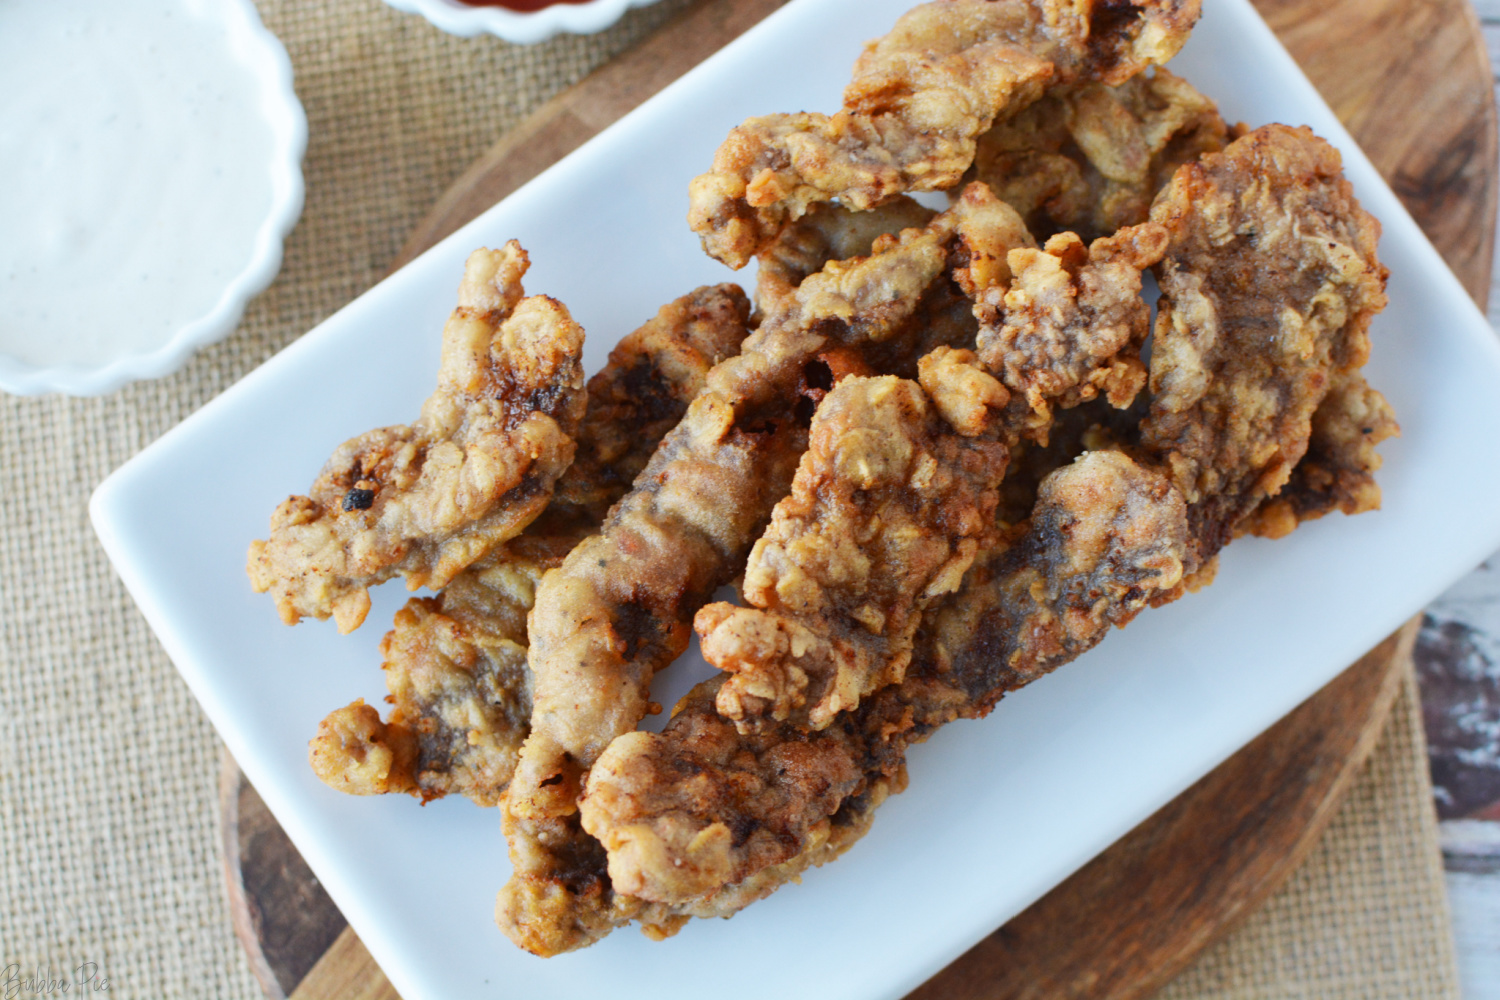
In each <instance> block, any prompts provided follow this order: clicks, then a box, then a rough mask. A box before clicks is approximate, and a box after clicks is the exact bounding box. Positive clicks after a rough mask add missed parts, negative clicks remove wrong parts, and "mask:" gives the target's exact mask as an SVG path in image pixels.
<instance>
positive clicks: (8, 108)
mask: <svg viewBox="0 0 1500 1000" xmlns="http://www.w3.org/2000/svg"><path fill="white" fill-rule="evenodd" d="M306 129H307V126H306V119H305V118H304V116H303V113H302V108H301V106H300V105H299V104H298V103H297V99H296V96H295V94H294V93H293V92H292V88H291V66H290V63H289V62H288V60H287V57H286V52H285V50H284V49H283V48H282V46H281V44H280V43H279V42H278V41H276V39H275V38H274V37H273V36H272V35H271V34H270V33H269V32H267V31H266V30H265V28H264V27H262V25H261V23H260V20H259V17H258V15H257V14H256V13H255V9H254V7H253V5H252V4H251V3H250V0H0V388H4V389H6V390H7V391H10V392H16V393H33V392H49V391H62V392H70V393H74V394H93V393H100V392H107V391H110V390H112V389H115V388H117V387H118V386H119V385H121V384H123V383H124V382H126V381H129V380H131V379H136V378H149V377H155V376H159V375H163V374H166V373H167V372H169V371H172V370H174V369H176V368H177V367H179V366H180V365H181V364H182V363H183V362H184V361H185V360H186V359H187V357H188V355H189V354H190V353H191V352H192V351H193V350H194V349H195V348H197V347H200V346H202V345H203V344H206V343H209V342H211V341H213V340H216V339H219V338H220V337H223V336H224V335H226V334H228V333H229V332H230V331H231V330H232V329H233V328H234V326H235V324H236V323H237V322H238V320H239V317H240V314H241V313H242V312H243V310H244V306H245V303H246V302H247V301H248V300H249V298H250V297H251V296H252V295H254V294H255V293H257V292H259V291H260V290H261V289H263V288H264V287H265V286H266V285H267V284H269V283H270V281H271V279H272V278H273V277H274V276H275V274H276V271H277V270H278V269H279V267H280V265H281V243H282V239H283V238H284V237H285V235H286V233H287V232H288V231H289V230H290V229H291V227H292V225H293V224H294V223H295V221H296V218H297V216H298V214H299V213H300V212H301V207H302V175H301V159H302V151H303V148H304V147H305V145H306Z"/></svg>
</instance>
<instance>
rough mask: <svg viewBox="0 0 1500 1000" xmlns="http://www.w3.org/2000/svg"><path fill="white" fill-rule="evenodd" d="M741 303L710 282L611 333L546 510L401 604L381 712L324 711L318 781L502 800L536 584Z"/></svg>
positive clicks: (721, 355)
mask: <svg viewBox="0 0 1500 1000" xmlns="http://www.w3.org/2000/svg"><path fill="white" fill-rule="evenodd" d="M749 312H750V303H749V300H748V299H746V297H745V293H744V292H743V291H741V290H740V289H739V287H738V286H736V285H715V286H707V287H703V288H699V289H696V290H695V291H693V292H691V293H690V294H688V295H685V296H683V297H681V298H679V299H677V300H675V301H673V302H671V303H668V304H667V305H665V306H663V307H662V308H661V310H660V311H659V312H658V313H657V315H656V316H655V317H654V318H653V319H652V320H651V321H650V322H648V323H646V324H645V325H644V326H642V327H641V328H640V329H638V330H636V331H634V332H633V333H631V334H629V335H628V336H626V337H625V338H624V339H623V340H621V341H620V343H619V344H618V345H617V346H616V347H615V349H614V350H613V351H611V352H610V356H609V361H608V362H607V363H606V364H605V366H604V368H603V369H602V370H600V372H599V373H598V374H596V375H595V376H594V377H593V378H591V379H589V383H588V393H589V399H588V410H587V412H586V414H585V416H584V419H583V423H582V424H581V426H580V427H579V430H578V436H577V442H578V449H577V454H576V456H575V458H574V460H573V464H572V465H571V466H570V467H569V468H568V471H567V472H566V473H565V474H564V475H563V477H562V479H561V480H559V482H558V485H557V491H556V494H555V495H554V497H553V500H552V504H551V506H550V507H548V508H547V510H546V512H545V513H544V514H543V516H542V517H541V518H540V519H538V520H537V521H536V522H533V524H532V525H531V526H530V527H529V528H527V530H526V531H525V532H524V533H523V534H522V535H520V536H519V537H518V538H516V539H514V540H512V541H511V542H508V543H506V544H505V545H503V546H501V547H500V548H499V549H497V550H496V551H495V552H493V553H491V554H490V555H488V556H486V557H485V558H484V559H482V560H480V561H479V562H478V563H475V564H474V565H473V566H470V567H469V568H468V569H466V570H464V571H463V572H462V573H460V574H459V575H458V576H457V577H455V578H454V580H453V582H452V583H450V584H449V585H448V587H447V588H446V589H445V590H444V591H443V592H442V593H441V594H440V595H438V596H437V597H435V598H414V599H413V600H411V601H409V602H408V603H407V605H406V607H405V608H404V609H403V610H401V611H399V612H397V614H396V621H395V626H394V628H393V629H392V631H391V632H390V633H389V634H388V635H387V636H386V637H385V640H384V642H383V643H382V644H381V652H382V655H383V657H384V659H385V663H384V669H385V676H386V684H387V687H388V688H389V689H390V692H391V697H390V700H391V702H392V704H393V705H394V708H393V710H392V712H391V715H390V718H389V720H388V721H387V722H385V723H382V722H381V721H380V716H379V713H377V712H376V711H375V709H374V708H372V707H370V706H368V705H365V704H364V703H363V702H362V701H361V702H356V703H354V704H353V705H350V706H348V707H346V708H342V709H339V710H338V711H336V712H334V713H332V714H331V715H329V717H328V718H327V719H325V720H324V722H323V723H322V725H320V727H319V733H318V736H317V737H316V738H315V739H314V740H313V742H312V744H311V745H310V747H309V756H310V759H311V761H312V764H313V769H314V771H316V772H317V774H318V776H319V777H320V778H322V779H323V780H324V781H325V782H326V783H327V784H329V785H330V786H331V787H333V788H336V789H339V790H341V791H346V792H352V793H355V794H376V793H382V792H407V793H409V794H412V795H416V796H419V797H420V798H421V799H422V800H423V801H428V800H431V799H434V798H440V797H442V796H444V795H449V794H461V795H466V796H468V797H469V798H470V799H472V800H474V801H475V802H477V803H478V804H480V805H484V806H492V805H495V804H496V803H497V802H498V801H499V797H500V795H501V793H502V792H503V791H504V790H505V788H506V786H507V785H509V783H510V778H511V775H512V773H513V772H514V770H515V762H516V757H517V755H518V753H519V751H520V747H521V743H522V741H523V740H524V739H525V738H526V735H527V733H529V732H530V724H531V671H530V670H529V668H528V667H527V666H526V655H527V638H526V616H527V614H528V613H530V611H531V607H532V604H533V603H534V599H535V591H536V584H537V582H538V580H540V578H541V575H542V574H543V573H544V572H546V571H547V570H549V569H553V568H555V567H557V566H559V565H560V564H561V563H562V560H563V558H564V557H565V556H566V555H567V554H568V551H569V550H571V549H572V548H573V546H574V545H575V544H576V543H577V541H578V539H579V538H580V537H581V536H583V535H586V534H588V533H589V532H591V531H593V530H594V529H596V528H597V527H598V524H599V522H600V521H602V520H603V518H604V514H605V512H606V511H607V510H608V508H609V507H610V505H612V504H613V503H614V502H615V501H616V500H618V499H619V498H620V497H621V496H622V495H624V493H625V491H626V489H627V488H628V487H629V484H630V482H631V480H633V479H634V478H635V476H636V475H637V474H638V473H639V472H640V470H641V469H642V468H644V467H645V464H646V462H647V460H649V459H650V457H651V453H652V451H654V450H655V448H656V445H657V444H658V443H659V442H660V440H661V438H662V436H663V435H664V434H665V433H666V432H667V431H668V430H670V429H671V428H672V427H673V426H674V425H675V424H676V423H677V421H678V420H680V419H681V417H682V415H683V413H685V412H686V411H687V407H688V404H689V403H690V402H691V401H692V399H693V397H695V396H697V395H698V393H699V392H701V391H702V390H703V387H704V384H705V380H706V378H707V375H708V372H709V369H711V368H712V367H713V366H714V365H716V364H718V363H719V362H720V361H723V360H724V359H726V358H728V357H731V356H733V355H734V354H735V353H736V352H737V351H738V350H739V347H740V343H741V342H742V341H743V340H744V339H745V336H746V335H747V333H748V329H747V325H746V324H747V322H748V320H749Z"/></svg>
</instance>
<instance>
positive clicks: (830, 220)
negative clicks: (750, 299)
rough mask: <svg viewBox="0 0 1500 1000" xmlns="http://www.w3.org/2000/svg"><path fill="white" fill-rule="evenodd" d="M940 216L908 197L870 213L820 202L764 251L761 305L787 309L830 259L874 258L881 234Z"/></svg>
mask: <svg viewBox="0 0 1500 1000" xmlns="http://www.w3.org/2000/svg"><path fill="white" fill-rule="evenodd" d="M936 214H937V213H936V212H935V211H933V210H932V209H930V208H927V207H926V206H924V205H921V204H919V203H918V202H915V201H913V200H912V199H910V198H905V197H902V198H895V199H893V200H891V201H888V202H886V203H885V204H884V205H881V206H880V207H879V208H875V209H872V210H870V211H868V212H856V211H853V210H852V209H848V208H845V207H844V206H842V205H839V204H837V203H835V202H824V203H823V204H821V205H815V206H814V207H813V208H812V209H811V210H810V211H809V212H808V213H807V214H806V215H804V216H802V218H800V219H798V220H797V221H796V222H793V223H790V224H789V225H787V226H786V228H784V229H782V231H781V232H780V233H778V234H777V236H776V239H775V240H773V241H772V242H771V243H769V244H768V245H767V246H766V247H765V249H763V250H761V252H760V253H759V255H758V264H759V267H758V268H757V272H756V279H755V307H756V309H758V310H760V312H761V313H762V314H763V315H768V314H771V313H774V312H777V311H778V310H780V309H783V308H786V307H787V306H788V305H790V304H791V302H792V299H791V295H792V293H793V292H795V291H796V290H797V288H798V286H800V285H801V284H802V282H803V281H804V280H806V279H807V278H808V277H810V276H812V275H814V274H817V273H818V272H819V271H821V270H823V268H824V267H825V266H826V265H827V264H828V262H829V261H833V260H849V259H851V258H854V257H866V256H869V253H870V248H871V247H872V246H874V245H875V241H876V240H877V239H879V238H880V237H882V236H895V235H896V234H898V233H900V232H901V230H903V229H920V228H922V227H923V226H925V225H927V224H928V223H929V222H931V221H932V217H933V216H934V215H936Z"/></svg>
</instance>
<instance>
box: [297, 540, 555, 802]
mask: <svg viewBox="0 0 1500 1000" xmlns="http://www.w3.org/2000/svg"><path fill="white" fill-rule="evenodd" d="M570 548H572V541H571V540H570V539H566V538H546V537H542V538H535V537H531V536H528V535H522V536H520V537H519V538H516V539H513V540H512V541H510V542H507V543H505V544H504V545H502V546H501V547H500V548H498V549H496V550H495V551H494V552H492V553H490V555H488V556H486V557H485V558H484V559H481V560H480V561H479V562H477V563H475V564H474V565H472V566H470V567H469V568H468V569H466V570H464V571H463V572H462V573H460V574H459V575H458V576H457V577H456V578H454V580H453V582H452V583H450V584H449V585H448V586H447V588H446V589H444V590H443V592H442V594H441V595H440V596H438V597H418V598H413V599H412V600H410V601H408V602H407V604H406V606H405V607H404V608H402V609H401V610H400V611H398V612H396V620H395V624H394V626H393V627H392V629H391V631H390V632H388V633H387V634H386V636H385V638H384V639H383V640H382V641H381V643H380V655H381V657H382V659H383V660H384V663H383V664H382V666H383V668H384V670H385V680H386V686H387V688H388V689H389V690H390V697H389V699H388V700H389V701H390V702H391V704H392V706H393V707H392V709H391V712H390V717H389V718H388V719H387V720H386V721H381V718H380V713H379V712H377V711H376V710H375V709H374V708H373V707H371V706H369V705H366V704H365V703H364V702H363V701H362V700H361V701H356V702H354V703H353V704H351V705H348V706H346V707H344V708H340V709H338V710H336V711H334V712H331V713H329V715H328V717H327V718H325V719H324V720H323V721H322V722H321V723H319V724H318V733H317V735H316V736H315V737H313V739H312V742H311V743H309V744H308V760H309V761H310V762H311V764H312V768H313V772H314V773H316V774H317V776H318V777H319V778H321V779H322V780H323V782H324V784H326V785H328V786H329V787H330V788H335V789H337V790H339V791H341V792H347V793H350V794H352V795H380V794H385V793H388V792H405V793H407V794H409V795H414V796H416V797H418V798H420V799H421V800H422V801H423V802H427V801H430V800H432V799H437V798H442V797H443V796H444V795H450V794H457V795H466V796H468V797H469V798H470V799H472V800H474V801H475V802H477V803H478V804H479V805H482V806H493V805H495V804H497V803H498V802H499V800H500V794H501V793H502V792H503V791H504V790H505V787H506V785H507V784H509V783H510V777H511V773H512V772H513V771H514V770H515V761H516V754H517V753H519V752H520V749H521V741H522V740H523V739H525V737H526V732H527V725H528V723H529V722H530V721H531V675H530V672H529V671H528V670H527V668H526V613H527V612H528V611H530V610H531V605H532V602H533V599H534V594H535V592H536V585H537V581H539V580H540V579H541V577H542V574H543V573H545V572H546V571H547V570H549V569H552V568H553V567H555V566H558V565H559V564H561V562H562V560H563V557H564V556H566V555H567V553H568V550H569V549H570Z"/></svg>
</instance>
